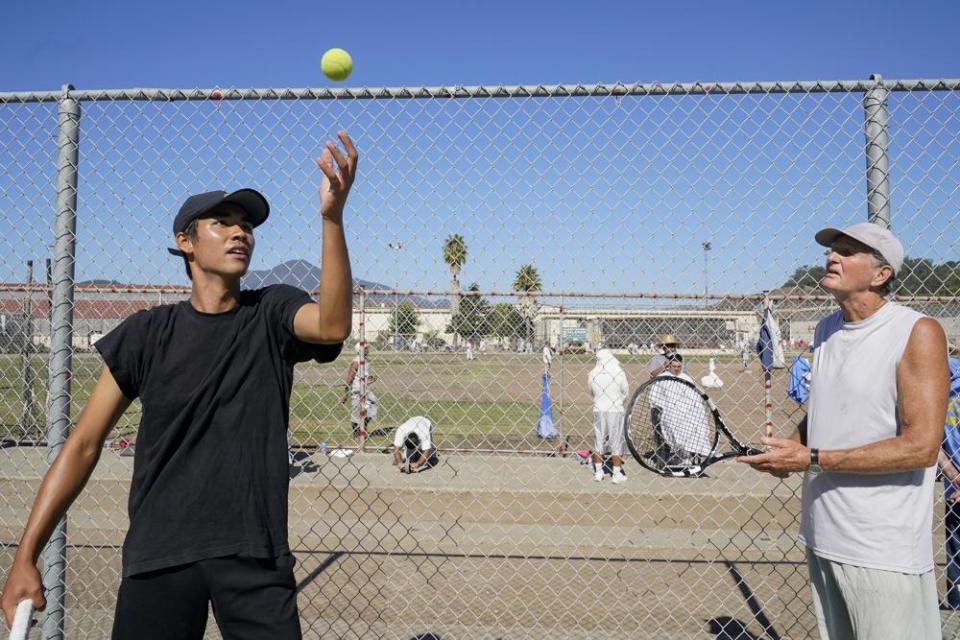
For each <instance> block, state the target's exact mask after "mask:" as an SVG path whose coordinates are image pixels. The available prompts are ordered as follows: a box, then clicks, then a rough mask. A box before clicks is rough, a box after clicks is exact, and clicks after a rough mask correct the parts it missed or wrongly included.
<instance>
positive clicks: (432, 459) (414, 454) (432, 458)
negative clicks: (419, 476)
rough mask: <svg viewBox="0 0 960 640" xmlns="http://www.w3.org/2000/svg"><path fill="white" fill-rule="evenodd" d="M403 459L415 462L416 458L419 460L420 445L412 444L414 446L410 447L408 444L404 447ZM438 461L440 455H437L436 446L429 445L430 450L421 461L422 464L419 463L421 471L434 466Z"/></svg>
mask: <svg viewBox="0 0 960 640" xmlns="http://www.w3.org/2000/svg"><path fill="white" fill-rule="evenodd" d="M405 459H406V461H407V462H416V461H417V460H419V459H420V446H419V445H414V446H412V447H411V446H409V445H408V446H407V448H406V454H405ZM439 462H440V456H438V455H437V448H436V447H430V452H429V453H428V454H427V459H426V460H424V462H423V464H422V465H420V470H421V471H426V470H427V469H429V468H430V467H434V466H436V465H437V463H439Z"/></svg>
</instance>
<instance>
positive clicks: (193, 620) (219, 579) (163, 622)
mask: <svg viewBox="0 0 960 640" xmlns="http://www.w3.org/2000/svg"><path fill="white" fill-rule="evenodd" d="M293 565H294V559H293V556H292V555H291V554H289V553H288V554H285V555H282V556H280V557H279V558H276V559H273V558H246V557H240V556H229V557H226V558H212V559H209V560H200V561H199V562H194V563H191V564H187V565H181V566H177V567H171V568H169V569H161V570H159V571H150V572H148V573H143V574H138V575H135V576H130V577H128V578H124V579H123V580H122V581H121V583H120V591H119V593H118V594H117V612H116V617H115V618H114V621H113V640H154V639H156V640H194V639H198V640H199V639H201V638H203V634H204V631H205V630H206V628H207V605H208V604H210V603H212V605H213V615H214V618H216V621H217V626H218V627H219V628H220V633H221V635H222V636H223V638H224V640H260V639H261V638H271V639H272V638H277V639H282V640H299V639H300V638H301V637H302V635H301V632H300V616H299V614H298V613H297V584H296V581H295V580H294V578H293Z"/></svg>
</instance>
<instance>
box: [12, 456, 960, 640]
mask: <svg viewBox="0 0 960 640" xmlns="http://www.w3.org/2000/svg"><path fill="white" fill-rule="evenodd" d="M44 454H45V452H43V451H42V450H38V449H21V448H14V449H5V450H2V451H0V495H2V496H3V498H2V501H0V539H2V541H3V547H2V552H0V558H2V559H0V563H2V566H4V567H5V566H8V564H9V562H10V559H11V557H12V552H13V550H14V547H13V545H14V544H15V542H16V540H17V536H18V535H19V529H20V527H21V526H22V523H23V521H24V519H25V517H26V514H27V509H28V506H29V504H30V501H31V499H32V495H33V491H35V488H36V486H37V483H38V480H39V475H40V473H41V472H42V470H43V468H44V466H45V463H44ZM131 470H132V458H129V457H120V456H118V455H117V454H116V453H115V452H113V451H108V452H105V454H104V457H103V460H102V462H101V464H100V466H99V467H98V469H97V472H96V474H95V475H94V477H93V478H92V479H91V481H90V483H89V485H88V487H87V489H86V491H85V492H84V494H83V495H82V496H81V498H80V499H79V501H78V503H77V504H76V505H75V507H74V509H73V510H72V511H71V514H70V516H69V522H68V540H69V547H68V552H67V560H68V562H67V583H68V584H67V607H68V614H67V637H68V638H98V637H107V634H108V630H109V626H110V621H111V619H112V608H113V605H114V597H115V591H116V587H117V584H118V576H119V569H120V567H119V545H120V544H121V543H122V540H123V535H124V531H125V529H126V516H125V505H126V492H127V489H128V485H129V477H130V473H131ZM627 470H628V474H629V480H628V482H627V483H626V484H624V485H619V486H617V485H612V484H610V483H609V482H603V483H595V482H593V481H592V477H591V474H590V472H589V469H588V468H587V467H585V466H581V465H579V464H577V463H576V462H575V461H574V460H572V459H570V458H546V457H539V458H538V457H533V458H531V457H525V458H517V457H511V456H480V455H447V456H444V457H443V459H442V463H441V465H440V466H439V467H437V468H436V469H433V470H431V471H429V472H426V473H422V474H418V475H414V476H407V475H403V474H399V473H397V471H396V469H394V468H393V467H392V466H390V464H389V459H388V458H387V456H385V455H382V454H377V453H362V454H357V455H355V456H353V457H350V458H346V459H335V458H332V457H328V456H319V455H318V454H315V455H313V456H307V455H306V454H305V453H300V454H299V455H298V460H297V462H296V464H295V465H294V466H293V467H292V468H291V476H292V478H291V487H290V489H291V490H290V513H291V517H290V542H291V545H292V547H293V549H294V553H295V555H296V557H297V560H298V566H297V580H298V582H299V585H300V597H299V604H300V610H301V619H302V624H303V629H304V634H305V637H307V638H321V637H322V638H397V639H401V640H407V639H410V638H418V637H419V638H423V637H429V636H425V635H424V634H427V633H433V634H434V636H436V637H441V638H491V639H493V638H587V637H589V638H705V639H706V638H723V637H743V638H761V637H779V638H808V637H811V636H812V635H813V634H814V633H815V631H814V629H815V622H814V619H813V616H812V613H811V609H810V603H809V596H808V592H807V586H806V574H805V567H804V565H803V564H802V559H803V555H802V551H801V549H800V548H799V547H798V545H797V543H796V542H795V534H796V530H797V526H798V522H797V513H798V509H799V499H798V496H799V479H797V478H793V479H788V480H787V481H784V482H780V481H776V480H774V479H772V478H768V477H764V476H759V475H755V474H753V473H751V472H750V471H749V470H747V469H745V468H744V467H741V466H739V465H737V464H736V463H722V464H719V465H715V466H714V467H712V468H711V472H710V474H709V477H707V478H701V479H667V478H661V477H658V476H654V475H652V474H648V473H645V472H643V471H642V470H641V469H639V468H638V467H637V465H635V464H634V465H628V467H627ZM935 536H937V537H935V539H942V533H941V532H939V531H938V532H935ZM738 630H739V631H743V632H744V633H745V634H746V635H738ZM724 633H726V634H727V635H723V634H724ZM207 637H209V638H217V637H219V635H218V633H217V632H216V629H215V625H214V624H213V623H212V622H211V624H210V626H209V631H208V636H207Z"/></svg>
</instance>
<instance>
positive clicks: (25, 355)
mask: <svg viewBox="0 0 960 640" xmlns="http://www.w3.org/2000/svg"><path fill="white" fill-rule="evenodd" d="M21 333H22V335H23V345H22V348H21V352H20V402H21V404H22V405H23V407H22V409H21V411H22V413H21V415H20V433H19V434H18V435H19V437H18V438H17V439H18V440H19V441H30V442H37V441H39V440H40V434H39V433H37V430H38V429H39V425H38V424H37V411H36V408H35V407H34V399H33V260H27V295H26V297H25V298H24V300H23V326H22V331H21Z"/></svg>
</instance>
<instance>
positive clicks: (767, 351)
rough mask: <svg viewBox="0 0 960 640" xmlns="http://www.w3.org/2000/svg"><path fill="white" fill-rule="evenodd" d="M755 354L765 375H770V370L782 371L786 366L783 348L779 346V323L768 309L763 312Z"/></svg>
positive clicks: (770, 309)
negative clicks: (758, 357)
mask: <svg viewBox="0 0 960 640" xmlns="http://www.w3.org/2000/svg"><path fill="white" fill-rule="evenodd" d="M757 354H758V355H759V356H760V365H761V366H762V367H763V370H764V371H765V372H767V373H770V370H771V369H783V368H784V367H785V366H787V364H786V361H785V360H784V355H783V347H782V346H781V345H780V323H779V322H777V319H776V318H775V317H774V316H773V310H772V308H770V307H767V308H766V309H764V310H763V323H762V324H761V325H760V339H759V340H757Z"/></svg>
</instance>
